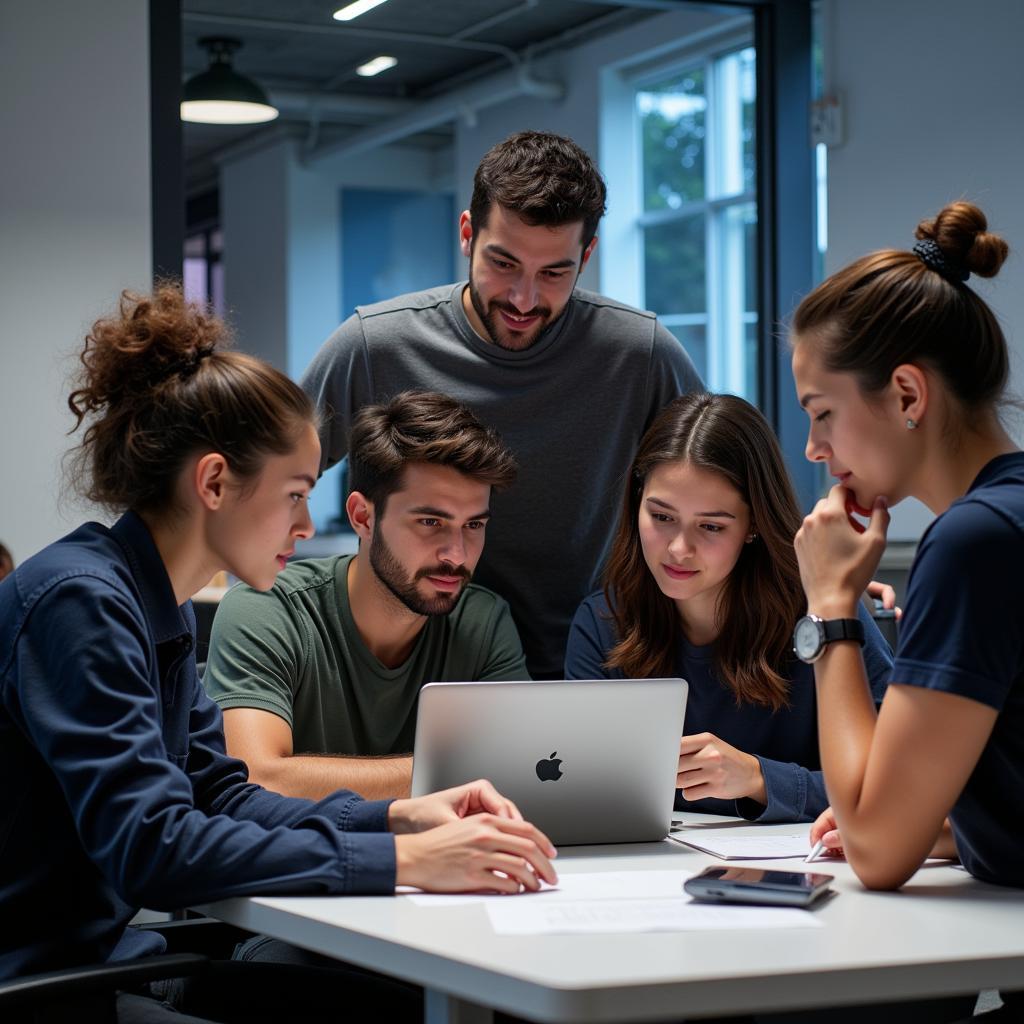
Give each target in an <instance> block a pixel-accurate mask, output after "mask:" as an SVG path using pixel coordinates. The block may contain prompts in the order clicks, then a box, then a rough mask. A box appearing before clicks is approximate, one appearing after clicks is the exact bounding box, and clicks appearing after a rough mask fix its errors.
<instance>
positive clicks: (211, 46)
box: [181, 36, 278, 124]
mask: <svg viewBox="0 0 1024 1024" xmlns="http://www.w3.org/2000/svg"><path fill="white" fill-rule="evenodd" d="M199 45H200V46H202V47H203V48H204V49H206V50H207V51H208V52H209V54H210V66H209V67H208V68H207V69H206V70H205V71H201V72H200V73H199V74H198V75H193V76H192V77H191V78H190V79H189V80H188V81H187V82H186V83H185V92H184V98H183V100H182V103H181V119H182V121H193V122H198V123H200V124H260V123H261V122H263V121H273V120H274V118H275V117H277V114H278V111H277V108H276V107H274V106H272V105H271V103H270V100H269V99H267V94H266V93H265V92H264V91H263V89H262V88H260V86H259V85H257V84H256V83H255V82H254V81H253V80H252V79H251V78H246V77H245V75H240V74H239V73H238V72H237V71H235V69H234V68H233V67H232V66H231V55H232V54H233V53H234V52H235V50H237V49H238V48H239V47H240V46H241V45H242V43H241V41H240V40H238V39H224V38H222V37H219V36H206V37H204V38H203V39H200V40H199Z"/></svg>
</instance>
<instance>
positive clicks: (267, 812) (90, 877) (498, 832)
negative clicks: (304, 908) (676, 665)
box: [0, 286, 555, 1019]
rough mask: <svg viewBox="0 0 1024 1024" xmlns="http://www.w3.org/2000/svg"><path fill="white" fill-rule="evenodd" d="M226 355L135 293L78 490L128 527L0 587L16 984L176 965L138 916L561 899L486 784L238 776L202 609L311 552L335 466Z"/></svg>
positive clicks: (285, 409)
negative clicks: (347, 785) (278, 790)
mask: <svg viewBox="0 0 1024 1024" xmlns="http://www.w3.org/2000/svg"><path fill="white" fill-rule="evenodd" d="M224 345H225V331H224V328H223V326H222V325H221V323H220V322H219V321H217V320H216V319H213V318H211V317H209V316H207V315H206V314H205V313H204V312H203V311H202V310H200V309H198V308H196V307H194V306H191V305H189V304H187V303H186V302H185V300H184V299H183V297H182V294H181V292H180V290H179V289H177V288H175V287H171V286H164V287H161V288H159V290H157V291H156V293H155V294H154V295H153V296H152V297H141V296H135V295H129V294H127V293H126V294H125V295H123V296H122V299H121V303H120V308H119V310H118V311H117V312H116V313H115V314H114V315H112V316H110V317H108V318H105V319H101V320H99V321H98V322H97V323H96V324H95V325H94V326H93V328H92V331H91V332H90V334H89V336H88V338H87V339H86V342H85V347H84V350H83V351H82V354H81V362H82V369H81V374H80V379H79V380H78V382H77V387H76V388H75V390H74V391H72V393H71V396H70V398H69V400H68V404H69V406H70V408H71V411H72V413H73V414H74V416H75V419H76V428H77V427H81V426H83V425H84V426H85V430H84V434H83V436H82V441H81V444H80V445H79V446H78V448H77V449H76V451H75V453H74V462H73V479H74V480H75V481H76V482H77V483H79V484H80V485H81V490H82V492H83V493H84V494H85V496H86V497H87V498H88V499H90V500H91V501H93V502H96V503H98V504H100V505H101V506H103V507H105V508H107V509H108V510H110V511H113V512H115V513H119V514H120V518H119V519H117V521H116V522H115V523H114V525H113V526H111V527H109V528H108V527H107V526H104V525H101V524H99V523H87V524H85V525H84V526H82V527H80V528H79V529H77V530H76V531H74V532H73V533H71V534H70V535H68V536H67V537H64V538H63V539H61V540H59V541H56V542H55V543H53V544H51V545H50V546H49V547H47V548H45V549H44V550H43V551H41V552H39V553H38V554H36V555H35V556H34V557H32V558H29V559H27V560H26V561H24V562H23V563H22V564H21V565H20V566H19V567H18V568H17V569H16V570H15V571H14V572H13V573H12V574H11V575H10V576H9V577H7V578H6V579H5V580H4V581H3V583H2V584H0V776H2V777H3V778H4V779H6V780H8V782H9V783H10V784H9V785H7V786H5V788H4V795H3V796H2V797H0V918H2V919H3V920H5V921H8V922H11V927H6V926H5V927H4V928H2V929H0V979H6V978H12V977H17V976H21V975H25V974H29V973H34V972H39V971H46V970H52V969H57V968H62V967H67V966H71V965H76V964H89V963H101V962H106V961H120V960H126V959H132V958H136V957H140V956H145V955H147V954H152V953H157V952H160V950H161V948H162V939H161V938H160V937H159V935H158V934H157V933H155V932H145V931H140V930H137V929H135V928H131V927H128V922H129V920H130V919H131V918H132V916H133V915H134V913H135V910H136V908H137V907H139V906H146V907H150V908H155V909H162V910H172V909H175V908H178V907H183V906H190V905H193V904H196V903H204V902H207V901H210V900H217V899H223V898H225V897H230V896H244V895H251V894H255V893H311V894H317V893H320V894H332V893H335V894H341V893H389V892H393V891H394V888H395V885H396V883H408V884H412V885H415V886H419V887H422V888H425V889H431V890H445V891H459V890H467V889H479V888H481V887H486V888H492V889H497V890H501V891H509V892H518V891H519V890H520V889H521V888H528V889H537V888H539V879H542V878H543V879H546V880H554V877H555V876H554V873H553V871H552V868H551V865H550V863H549V861H548V858H549V857H550V856H553V855H554V850H553V848H552V847H551V844H550V843H549V842H548V840H547V839H546V838H545V837H544V836H543V835H542V834H541V833H540V832H538V831H537V830H536V829H534V828H533V826H531V825H528V824H526V823H525V822H523V821H522V820H521V817H520V816H519V814H518V812H517V811H516V809H515V807H514V805H512V804H511V803H510V802H509V801H506V800H505V799H504V798H502V797H500V796H499V795H498V794H497V793H496V792H495V791H494V789H493V788H492V787H491V786H490V784H489V783H485V782H478V783H472V784H470V785H467V786H463V787H459V788H458V789H454V790H448V791H446V792H444V793H439V794H434V795H432V796H428V797H424V798H420V799H416V800H395V801H393V802H387V801H376V802H370V801H364V800H362V798H360V797H359V796H357V795H356V794H354V793H350V792H347V791H339V792H337V793H335V794H332V795H331V796H329V797H327V798H326V799H324V800H321V801H319V802H317V803H313V802H310V801H306V800H298V799H289V798H285V797H281V796H278V795H277V794H273V793H269V792H267V791H265V790H263V789H261V788H260V787H258V786H255V785H253V784H250V783H249V782H248V781H247V774H246V770H245V765H244V764H243V763H242V762H240V761H237V760H234V759H231V758H229V757H227V756H226V754H225V752H224V736H223V731H222V726H221V714H220V711H219V710H218V708H217V706H216V705H215V704H214V703H213V702H212V701H211V700H209V698H208V697H207V696H206V694H205V692H204V690H203V687H202V686H201V684H200V682H199V679H198V676H197V673H196V663H195V654H194V645H195V640H194V632H195V617H194V615H193V612H192V606H191V602H190V600H189V598H190V596H191V594H193V593H194V592H195V591H196V590H198V589H199V588H200V587H202V586H203V585H204V584H205V583H206V582H207V580H209V578H210V577H211V576H212V575H213V574H214V573H216V572H217V571H219V570H222V569H224V570H228V571H229V572H231V573H233V574H234V575H236V576H238V577H240V578H241V579H243V580H244V581H246V582H247V583H249V584H250V585H252V586H254V587H257V588H259V589H267V588H269V587H270V586H271V584H272V583H273V582H274V578H275V576H276V575H277V573H278V571H279V570H280V569H282V568H283V567H284V564H285V561H286V559H287V558H288V556H289V555H291V554H292V552H293V551H294V547H295V542H296V540H298V539H300V538H304V537H308V536H310V535H311V534H312V532H313V527H312V524H311V522H310V517H309V512H308V509H307V506H306V499H307V497H308V495H309V492H310V489H311V488H312V487H313V485H314V482H315V480H316V477H317V473H318V469H319V464H320V446H319V442H318V440H317V433H316V429H315V414H314V412H313V409H312V407H311V405H310V402H309V399H308V398H307V397H306V395H305V394H304V393H303V392H302V390H301V389H300V388H299V387H298V386H297V385H295V384H294V383H293V382H292V381H290V380H289V379H288V378H287V377H285V376H284V375H283V374H281V373H279V372H278V371H276V370H274V369H273V368H271V367H270V366H268V365H267V364H265V363H263V362H261V361H260V360H257V359H254V358H252V357H250V356H247V355H243V354H241V353H236V352H231V351H228V350H226V349H225V347H224ZM477 812H488V813H477ZM435 826H438V827H435ZM15 921H16V922H17V924H16V925H15V924H14V922H15ZM260 967H261V969H264V968H268V967H269V965H267V964H261V965H260ZM287 987H288V986H286V988H287ZM282 996H283V997H284V998H288V999H298V997H299V994H298V993H294V992H293V993H291V994H289V993H288V992H284V993H282ZM350 996H353V997H354V996H355V993H354V992H353V991H352V990H351V989H349V990H347V994H339V995H338V999H341V1000H342V1001H347V1005H348V1007H349V1008H350V1009H351V1008H352V1006H353V1001H352V999H350V998H349V997H350ZM302 1005H303V1004H302V1003H301V1002H297V1001H293V1002H291V1003H290V1006H291V1008H292V1010H293V1011H294V1012H295V1013H296V1014H297V1016H303V1012H302V1011H301V1007H302ZM122 1009H124V1008H123V1007H122ZM327 1010H328V1011H329V1012H330V1013H331V1014H332V1015H333V1014H335V1013H336V1012H337V1010H338V1007H337V1005H336V1003H334V1001H333V999H332V1005H331V1006H330V1007H328V1008H327ZM386 1015H387V1014H385V1016H386ZM357 1017H358V1015H357ZM122 1019H133V1018H129V1017H126V1016H124V1015H122ZM147 1019H148V1018H147ZM175 1019H182V1018H175ZM189 1019H191V1018H189ZM252 1019H263V1018H262V1017H258V1018H256V1017H254V1018H252ZM277 1019H280V1018H279V1017H278V1018H277ZM304 1019H308V1018H304ZM358 1019H362V1018H358Z"/></svg>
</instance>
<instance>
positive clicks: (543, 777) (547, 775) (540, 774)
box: [537, 750, 564, 782]
mask: <svg viewBox="0 0 1024 1024" xmlns="http://www.w3.org/2000/svg"><path fill="white" fill-rule="evenodd" d="M557 753H558V751H557V750H552V751H551V757H550V758H547V757H542V758H541V759H540V760H539V761H538V762H537V778H538V779H540V781H541V782H557V781H558V780H559V779H560V778H561V777H562V775H563V774H564V773H563V771H562V769H561V768H559V767H558V766H559V765H560V764H561V763H562V759H561V758H560V757H555V754H557Z"/></svg>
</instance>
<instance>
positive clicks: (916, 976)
mask: <svg viewBox="0 0 1024 1024" xmlns="http://www.w3.org/2000/svg"><path fill="white" fill-rule="evenodd" d="M681 817H682V820H683V822H684V823H685V824H687V825H688V826H689V827H691V828H693V829H694V830H699V829H700V828H703V827H709V826H710V827H716V828H720V827H722V826H723V825H728V826H729V827H731V828H736V829H739V830H754V831H759V830H764V829H770V830H771V831H774V832H778V833H793V832H795V831H800V830H802V829H803V828H805V827H806V826H793V825H777V826H751V825H749V824H747V823H740V822H733V821H731V820H730V819H722V818H712V817H709V816H704V815H696V814H685V815H682V816H681ZM736 834H737V835H739V834H741V832H740V831H737V832H736ZM712 862H713V858H710V857H708V856H706V855H704V854H701V853H697V852H696V851H691V850H688V849H687V848H685V847H683V846H680V845H678V844H677V843H674V842H671V841H670V840H665V841H664V842H662V843H650V844H641V845H629V846H604V847H595V846H590V847H570V848H563V849H562V850H561V851H560V854H559V857H558V860H557V863H556V866H557V868H558V870H559V872H561V873H567V872H571V871H622V870H629V871H643V870H644V869H645V868H656V869H665V868H673V867H676V866H678V867H679V868H680V870H681V871H690V872H693V871H698V870H700V869H701V868H702V867H703V866H704V865H705V864H708V863H712ZM743 863H744V864H746V863H748V862H743ZM750 863H755V862H750ZM760 864H761V865H762V866H765V867H770V866H775V867H780V868H793V869H796V870H799V869H800V868H799V861H797V860H778V861H763V862H760ZM815 870H824V871H828V872H829V873H830V874H834V875H836V881H835V883H834V887H835V888H836V889H838V891H839V895H838V896H836V897H835V898H833V899H832V900H830V901H829V902H828V903H827V904H826V905H825V906H823V907H822V908H821V909H820V910H818V911H816V913H817V914H819V915H820V919H821V921H822V922H823V924H824V927H822V928H808V929H793V930H772V931H767V930H758V931H753V930H751V931H723V932H713V931H712V932H708V931H704V932H668V933H667V932H660V933H651V934H640V935H621V934H620V935H614V934H604V935H571V936H570V935H555V936H531V937H516V936H504V935H496V934H495V933H494V932H493V930H492V928H491V926H490V923H489V919H488V917H487V915H486V911H485V909H484V908H483V907H482V906H480V905H473V906H467V905H463V906H447V907H446V906H438V907H429V906H423V905H422V904H419V905H417V904H414V903H412V902H411V901H410V900H409V899H408V898H404V897H394V896H384V897H365V896H364V897H329V898H328V897H322V898H321V897H279V898H253V899H236V900H225V901H223V902H220V903H216V904H212V905H210V906H208V907H205V908H203V909H204V910H205V911H206V912H207V913H209V914H210V915H212V916H214V917H218V918H220V919H222V920H224V921H228V922H230V923H232V924H235V925H239V926H240V927H243V928H248V929H250V930H252V931H255V932H260V933H263V934H266V935H271V936H274V937H275V938H279V939H284V940H286V941H288V942H291V943H294V944H295V945H298V946H303V947H305V948H307V949H312V950H315V951H317V952H320V953H324V954H326V955H329V956H334V957H338V958H340V959H343V960H346V961H349V962H351V963H354V964H359V965H361V966H363V967H367V968H370V969H372V970H376V971H380V972H382V973H384V974H389V975H393V976H396V977H399V978H403V979H405V980H407V981H411V982H415V983H417V984H420V985H422V986H424V988H425V989H426V990H427V1009H426V1017H427V1021H428V1024H440V1022H447V1024H486V1022H489V1021H490V1020H491V1018H492V1013H491V1010H492V1009H501V1010H505V1011H508V1012H510V1013H515V1014H518V1015H520V1016H524V1017H528V1018H531V1019H536V1020H540V1021H565V1022H572V1021H607V1022H610V1021H622V1020H631V1021H640V1020H657V1019H659V1018H671V1017H677V1018H681V1017H684V1016H693V1017H701V1016H714V1015H721V1014H727V1013H743V1012H748V1011H752V1010H760V1011H764V1012H767V1011H769V1010H783V1009H798V1008H803V1007H813V1006H826V1005H839V1004H853V1003H859V1002H864V1001H866V1000H875V1001H878V1000H886V999H901V998H914V997H926V996H940V995H952V994H957V993H968V992H976V991H978V990H979V989H988V988H1000V987H1005V988H1007V989H1009V988H1021V987H1024V891H1021V890H1012V889H1003V888H999V887H996V886H988V885H985V884H983V883H980V882H977V881H976V880H974V879H972V878H970V877H969V876H968V875H967V874H966V873H965V872H963V871H961V870H959V869H957V868H954V867H951V866H948V865H944V864H943V865H936V866H930V865H926V866H925V867H923V868H922V869H921V870H920V871H919V872H918V873H917V874H916V875H915V876H914V877H913V878H912V879H911V880H910V882H908V883H907V885H906V886H904V888H903V889H902V890H901V891H900V892H899V893H870V892H866V891H865V890H864V889H863V888H862V887H861V886H860V884H859V883H858V882H857V880H856V878H855V877H854V876H853V873H852V871H851V870H850V868H849V867H847V866H846V865H845V864H844V863H841V862H840V863H836V862H824V861H823V862H821V863H820V864H819V865H817V866H816V868H815ZM507 898H510V899H515V898H517V897H507Z"/></svg>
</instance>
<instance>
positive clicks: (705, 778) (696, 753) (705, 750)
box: [676, 732, 768, 804]
mask: <svg viewBox="0 0 1024 1024" xmlns="http://www.w3.org/2000/svg"><path fill="white" fill-rule="evenodd" d="M676 771H677V774H676V788H677V789H681V790H682V792H683V797H684V799H686V800H703V799H704V798H705V797H715V798H717V799H719V800H739V799H740V798H741V797H749V798H750V799H751V800H756V801H758V803H762V804H763V803H767V800H768V794H767V793H766V791H765V786H764V774H763V773H762V771H761V762H760V761H758V759H757V758H756V757H754V755H753V754H746V753H744V752H743V751H742V750H737V748H736V747H733V746H730V745H729V744H728V743H726V742H725V740H721V739H719V738H718V737H717V736H715V735H714V734H713V733H710V732H699V733H695V734H694V735H693V736H684V737H683V738H682V739H681V740H680V741H679V767H678V768H677V770H676Z"/></svg>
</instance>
